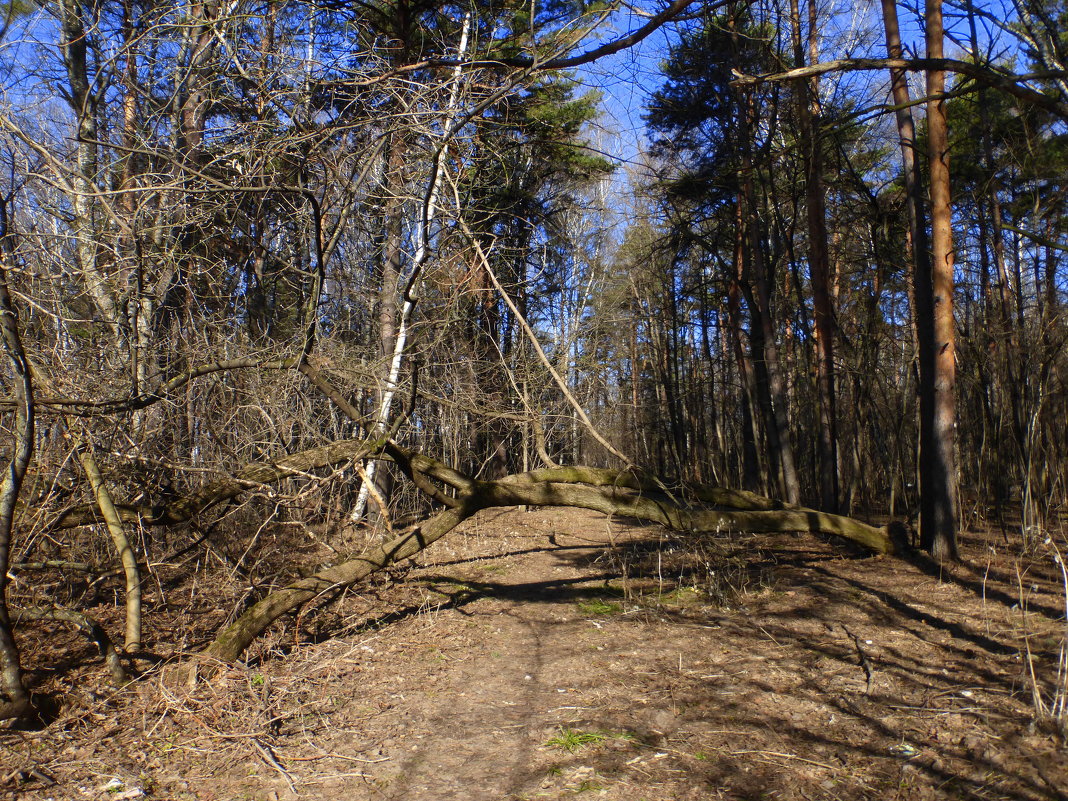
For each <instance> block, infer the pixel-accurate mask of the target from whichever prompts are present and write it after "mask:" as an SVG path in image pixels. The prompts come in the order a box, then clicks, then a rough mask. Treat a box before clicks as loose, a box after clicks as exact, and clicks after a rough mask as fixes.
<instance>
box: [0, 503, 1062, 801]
mask: <svg viewBox="0 0 1068 801" xmlns="http://www.w3.org/2000/svg"><path fill="white" fill-rule="evenodd" d="M965 545H966V548H965V552H966V556H967V557H968V558H969V559H970V560H971V561H969V562H967V563H966V564H965V565H963V566H961V567H959V568H956V569H955V573H954V574H953V575H949V574H943V575H942V576H941V577H939V576H938V575H937V574H931V573H929V572H925V570H924V569H923V565H922V564H921V565H914V564H909V563H907V562H903V561H900V560H896V559H890V558H870V557H867V556H860V555H843V552H842V550H841V548H840V547H839V546H836V545H832V544H827V543H823V542H820V541H819V540H817V539H815V538H812V537H808V536H798V537H795V536H790V535H776V536H768V535H761V536H744V537H741V538H733V539H728V538H725V537H724V538H710V537H708V536H707V535H705V536H701V537H698V536H690V537H680V536H679V535H677V534H673V533H670V532H667V531H664V530H661V529H658V528H655V527H649V526H638V525H630V524H628V523H626V522H621V521H619V520H611V521H610V520H607V519H606V518H604V517H603V516H600V515H597V514H594V513H590V512H583V511H577V510H546V509H539V510H534V511H530V512H519V511H513V510H493V511H491V512H487V513H484V514H481V515H479V516H478V517H476V518H475V519H473V520H472V521H469V522H468V523H467V524H465V526H464V528H463V529H462V530H461V531H460V532H458V533H457V534H454V535H453V536H451V537H450V538H447V539H446V540H443V541H442V542H439V543H437V544H436V545H435V546H433V547H432V548H431V549H429V550H428V551H427V552H426V553H424V554H423V555H422V556H421V558H420V561H419V564H417V565H414V566H412V567H411V568H408V569H406V570H404V571H403V572H399V573H395V574H394V576H393V577H392V579H393V580H381V581H379V582H377V583H376V584H374V585H372V586H367V587H363V588H359V591H358V592H356V593H352V594H350V595H349V596H347V597H346V598H344V599H342V600H341V601H340V602H338V603H336V604H333V605H331V606H330V607H327V608H324V609H323V610H320V611H319V612H314V611H310V612H308V613H306V615H305V616H304V618H302V619H298V620H296V621H294V620H290V621H289V622H288V623H287V624H286V625H285V626H279V627H276V630H275V631H274V633H273V634H272V635H271V636H270V637H269V638H267V640H266V641H264V642H263V643H262V644H260V645H259V646H258V650H256V652H255V653H250V657H251V658H252V661H251V662H250V663H249V664H248V665H247V666H240V667H227V668H223V669H220V670H219V672H217V673H216V674H215V676H214V677H213V678H212V679H211V680H210V681H205V682H202V683H200V684H199V685H198V686H197V687H196V688H194V689H189V688H187V687H179V686H175V685H174V684H173V683H171V682H169V681H168V680H166V678H165V676H166V673H164V674H161V675H159V676H156V677H152V678H149V679H148V680H146V681H142V682H139V683H135V684H134V685H132V686H131V687H129V688H128V689H126V690H123V691H119V692H117V693H116V692H114V691H111V690H108V689H107V688H106V685H105V684H104V683H103V677H102V671H101V670H100V668H99V665H98V664H94V663H92V660H91V654H90V653H89V652H85V654H86V656H85V659H84V660H81V661H79V660H77V659H71V660H69V661H68V662H67V664H65V665H62V666H61V667H60V668H59V669H58V671H57V672H56V674H55V675H54V676H52V677H49V678H48V681H49V682H52V684H53V685H54V689H56V690H59V689H63V690H65V693H66V695H65V703H67V704H68V706H65V707H64V708H62V709H59V710H58V712H57V715H58V717H57V719H56V720H55V721H54V722H52V724H51V725H50V726H48V727H47V728H45V729H43V730H40V731H5V732H3V733H0V770H2V773H0V780H2V781H3V787H2V789H3V791H4V792H5V793H6V794H7V795H8V797H18V798H27V799H30V798H32V799H45V798H52V799H68V798H71V799H74V798H78V799H81V798H113V799H114V798H140V797H146V798H167V799H244V798H247V799H276V798H277V799H285V798H296V797H299V798H346V799H411V800H413V801H432V800H433V801H439V800H444V799H562V798H572V797H590V798H605V799H620V801H622V800H623V799H627V801H631V800H632V799H650V801H652V800H653V799H717V798H723V799H757V798H780V799H799V800H800V799H819V798H827V799H830V798H847V799H853V798H879V799H893V798H902V799H906V798H907V799H928V798H930V799H940V798H991V799H993V798H1024V799H1040V798H1052V799H1063V798H1064V797H1065V795H1064V791H1063V790H1061V789H1059V788H1064V787H1068V756H1066V754H1065V750H1064V747H1063V743H1058V741H1057V740H1056V738H1055V737H1054V736H1053V735H1052V734H1051V733H1049V732H1047V731H1045V730H1044V729H1043V728H1042V727H1041V726H1036V725H1035V724H1034V723H1033V717H1032V712H1031V708H1030V706H1029V703H1028V702H1029V696H1028V689H1027V676H1026V672H1025V670H1024V661H1023V660H1022V659H1021V649H1022V648H1023V647H1024V646H1023V643H1022V640H1021V634H1022V632H1023V630H1024V627H1025V626H1024V624H1026V629H1027V630H1028V631H1029V632H1030V633H1031V641H1030V647H1031V650H1032V653H1033V654H1035V656H1036V662H1035V665H1036V671H1037V673H1038V675H1039V678H1040V679H1041V678H1042V677H1043V676H1042V674H1043V672H1044V671H1048V670H1049V668H1050V664H1049V661H1048V660H1049V656H1050V655H1049V654H1045V653H1043V648H1044V647H1045V645H1046V644H1048V643H1052V642H1055V637H1054V636H1053V635H1054V634H1055V633H1056V631H1057V628H1056V627H1057V626H1063V625H1064V621H1063V619H1062V620H1060V621H1058V620H1057V618H1058V615H1060V614H1063V607H1061V606H1059V605H1058V603H1063V599H1061V600H1060V601H1058V597H1057V595H1056V594H1055V586H1054V585H1053V584H1052V583H1051V582H1050V579H1051V575H1050V574H1044V573H1043V572H1042V566H1041V565H1040V564H1037V563H1036V564H1035V565H1032V566H1030V567H1028V566H1027V565H1023V566H1022V567H1021V570H1022V571H1023V572H1022V573H1021V581H1017V579H1016V576H1015V572H1014V570H1015V568H1014V567H1012V565H1011V563H1010V562H1008V561H1006V560H1003V559H1002V558H1001V557H1000V556H999V554H998V547H997V543H996V542H995V540H994V539H990V540H989V541H988V540H977V539H969V540H966V543H965ZM401 578H403V579H404V580H403V581H400V580H399V579H401ZM1021 589H1022V590H1023V593H1024V597H1023V600H1024V601H1025V606H1026V607H1027V608H1026V611H1021V609H1020V608H1019V607H1018V606H1017V608H1013V607H1014V605H1018V604H1019V602H1020V600H1021V595H1020V591H1021ZM174 591H175V590H172V592H174ZM188 624H189V625H190V626H195V625H196V621H195V619H191V620H189V621H188ZM1047 635H1048V636H1047ZM316 639H318V640H320V641H319V642H309V641H308V640H316ZM295 643H296V644H295ZM26 653H30V651H26ZM49 658H51V659H53V660H54V655H51V656H42V657H41V662H42V664H44V663H46V661H47V659H49Z"/></svg>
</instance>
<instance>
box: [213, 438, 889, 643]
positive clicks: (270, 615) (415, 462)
mask: <svg viewBox="0 0 1068 801" xmlns="http://www.w3.org/2000/svg"><path fill="white" fill-rule="evenodd" d="M387 450H388V452H389V453H390V455H391V456H392V457H393V458H394V460H395V461H396V462H397V463H398V465H399V466H400V469H401V470H402V471H403V472H404V473H405V474H406V475H407V476H408V477H409V478H411V479H412V481H413V482H414V483H415V484H416V485H417V486H419V487H420V489H422V490H423V491H424V492H430V493H432V494H433V495H434V497H435V499H436V500H438V501H440V502H443V503H446V504H447V505H448V506H449V508H447V509H446V510H445V511H443V512H440V513H439V514H438V515H436V516H435V517H432V518H431V519H430V520H428V521H426V522H424V523H421V524H419V525H417V526H415V527H414V528H412V529H411V530H409V531H406V532H405V533H403V534H401V535H399V536H397V537H395V538H394V539H392V540H390V541H389V542H387V543H384V544H382V545H380V546H378V547H375V548H372V549H371V550H369V551H367V552H366V553H363V554H360V555H359V556H357V557H355V558H352V559H348V560H346V561H344V562H342V563H341V564H338V565H335V566H333V567H329V568H326V569H325V570H322V571H320V572H319V573H316V574H315V575H313V576H309V577H307V578H303V579H300V580H298V581H295V582H293V583H291V584H289V585H288V586H286V587H283V588H282V589H280V590H277V591H275V592H273V593H271V594H270V595H268V596H267V597H266V598H263V599H262V600H261V601H259V602H258V603H256V604H255V605H254V606H253V607H252V608H251V609H249V610H248V611H247V612H245V613H244V614H243V615H242V616H241V617H240V618H238V619H237V621H235V622H234V623H233V624H232V625H231V626H229V627H228V628H226V629H225V630H224V631H222V632H221V633H220V634H219V635H218V636H217V637H216V638H215V641H214V642H212V643H211V645H209V646H208V647H207V648H206V649H205V650H204V652H203V656H205V657H209V658H212V659H219V660H223V661H233V660H235V659H237V658H238V657H239V656H240V655H241V654H242V653H243V652H244V650H245V649H246V648H247V647H248V646H249V645H250V644H251V643H252V641H253V640H254V639H255V638H256V637H258V636H259V635H260V634H262V633H263V632H264V631H265V630H266V629H267V627H268V626H270V625H271V624H272V623H274V621H276V620H278V619H279V618H280V617H282V616H283V615H285V614H287V613H288V612H291V611H293V610H295V609H297V608H298V607H300V606H301V605H303V604H305V603H308V602H310V601H312V600H314V599H316V598H318V597H322V596H324V595H329V594H333V593H336V592H338V591H339V590H342V589H344V588H346V587H348V586H351V585H352V584H354V583H356V582H357V581H360V580H362V579H364V578H366V577H367V576H369V575H371V574H372V573H374V572H376V571H378V570H381V569H383V568H385V567H387V566H388V565H390V564H393V563H395V562H397V561H400V560H402V559H407V558H408V557H411V556H414V555H415V554H417V553H419V552H420V551H422V550H424V549H425V548H427V547H428V546H430V545H431V544H432V543H434V542H436V541H437V540H439V539H441V538H442V537H443V536H445V535H446V534H448V533H449V532H450V531H452V530H453V529H454V528H455V527H456V526H458V525H459V524H460V523H462V522H463V521H464V520H466V519H467V518H469V517H471V515H473V514H475V512H477V511H479V510H481V509H487V508H491V507H499V506H523V505H527V506H572V507H577V508H582V509H592V510H594V511H598V512H603V513H605V514H608V515H625V516H627V517H634V518H637V519H639V520H645V521H649V522H652V523H658V524H660V525H663V526H666V527H668V528H672V529H675V530H679V531H717V532H719V531H748V532H779V531H810V532H814V533H821V534H829V535H834V536H837V537H842V538H844V539H848V540H851V541H853V542H855V543H857V544H859V545H861V546H862V547H864V548H866V549H868V550H871V551H874V552H875V553H883V554H889V553H893V552H894V550H895V542H894V540H893V539H892V538H891V536H890V535H889V533H888V532H887V531H886V530H883V529H877V528H874V527H872V526H869V525H867V524H865V523H861V522H860V521H857V520H853V519H851V518H847V517H840V516H838V515H832V514H827V513H824V512H818V511H815V510H813V509H804V508H801V507H798V506H787V505H783V504H781V503H778V502H776V501H773V500H771V499H768V498H763V497H761V496H759V495H755V494H753V493H749V492H742V491H737V490H730V489H723V488H716V487H690V488H688V490H687V494H688V495H689V496H690V497H692V498H693V500H694V501H695V502H696V503H695V505H686V506H683V505H680V504H679V503H678V502H677V501H673V500H672V499H670V498H668V497H667V496H666V495H664V493H663V492H662V491H661V490H660V489H659V486H658V482H656V481H652V480H650V481H646V480H643V479H641V478H639V477H637V476H636V475H635V474H633V473H631V472H628V471H623V470H604V469H595V468H588V467H559V468H550V469H546V470H535V471H533V472H530V473H521V474H518V475H511V476H507V477H505V478H503V479H500V480H498V481H475V480H473V479H471V478H468V477H467V476H464V475H462V474H460V473H458V472H457V471H455V470H453V469H452V468H450V467H447V466H446V465H444V464H442V463H440V462H437V461H436V460H434V459H431V458H429V457H426V456H423V455H421V454H416V453H412V452H410V451H407V450H405V449H403V448H400V447H399V446H396V445H394V444H392V443H390V444H389V445H388V446H387ZM431 478H432V479H435V480H437V481H440V482H442V483H444V484H446V485H448V486H451V487H452V488H453V489H455V490H457V491H458V493H459V496H458V497H457V498H451V497H449V496H446V495H443V494H442V493H441V492H440V490H438V489H437V488H436V487H435V486H434V485H433V484H431V482H430V479H431ZM709 506H713V507H715V508H708V507H709Z"/></svg>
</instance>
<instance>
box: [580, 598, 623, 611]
mask: <svg viewBox="0 0 1068 801" xmlns="http://www.w3.org/2000/svg"><path fill="white" fill-rule="evenodd" d="M578 608H579V611H580V612H582V614H584V615H618V614H620V613H621V612H622V611H623V605H622V604H617V603H615V602H613V601H606V600H605V599H604V598H590V599H588V600H585V601H579V602H578Z"/></svg>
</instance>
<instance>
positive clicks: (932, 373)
mask: <svg viewBox="0 0 1068 801" xmlns="http://www.w3.org/2000/svg"><path fill="white" fill-rule="evenodd" d="M926 21H927V56H928V58H933V59H940V58H942V49H943V30H942V3H941V0H927V6H926ZM945 88H946V74H945V72H944V71H943V70H928V72H927V95H928V98H929V99H928V103H927V136H928V165H929V167H928V170H929V173H930V180H931V274H930V276H925V275H921V274H917V276H916V295H917V298H919V297H920V296H921V295H924V296H926V298H929V300H926V299H925V301H924V308H923V309H922V310H921V309H919V308H918V309H917V310H916V311H917V315H916V316H917V335H918V336H919V337H920V339H921V359H920V536H921V541H922V543H923V546H924V548H925V549H927V550H929V551H930V552H931V554H932V556H934V557H935V558H936V559H938V560H956V559H957V558H958V555H957V476H956V464H955V458H954V453H953V450H954V442H955V428H956V386H955V384H956V347H955V340H956V331H955V328H954V318H953V229H952V209H951V208H950V186H949V136H948V126H947V123H946V107H945V99H944V98H943V97H942V95H943V93H944V92H945ZM921 311H922V313H923V314H925V315H926V314H930V319H929V320H922V321H921V320H920V314H921ZM921 322H922V325H921ZM923 340H926V343H925V344H924V343H923Z"/></svg>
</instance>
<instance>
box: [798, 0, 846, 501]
mask: <svg viewBox="0 0 1068 801" xmlns="http://www.w3.org/2000/svg"><path fill="white" fill-rule="evenodd" d="M790 18H791V23H792V28H793V40H794V58H795V60H796V61H797V66H799V67H800V66H803V65H804V63H805V52H804V49H803V47H802V45H801V15H800V13H799V11H798V2H797V0H790ZM808 26H809V31H808V33H809V53H808V56H809V59H810V61H811V62H812V63H813V64H815V63H817V62H818V61H819V53H818V50H817V47H818V44H817V41H818V40H817V34H816V4H815V0H808ZM798 83H799V85H798V104H797V105H798V118H799V122H800V134H801V150H802V153H803V154H804V162H805V206H806V211H807V216H808V263H809V280H810V281H811V283H812V299H813V310H814V313H815V326H814V328H815V337H813V339H814V341H815V347H816V395H817V398H818V399H819V454H820V507H821V508H822V509H823V510H824V511H826V512H833V513H837V512H838V426H837V421H836V411H835V386H834V384H835V378H834V335H835V316H834V308H833V304H832V302H831V292H830V260H829V257H828V253H827V212H826V204H825V192H824V187H823V151H822V146H821V143H820V139H819V123H820V102H819V78H818V77H812V78H810V79H809V81H808V82H807V85H806V82H805V81H804V80H802V81H799V82H798Z"/></svg>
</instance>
